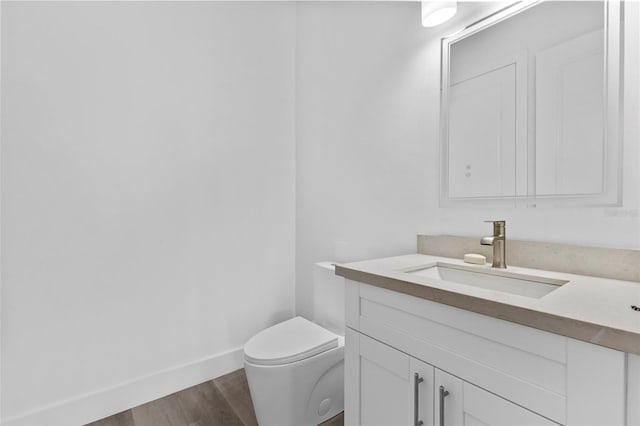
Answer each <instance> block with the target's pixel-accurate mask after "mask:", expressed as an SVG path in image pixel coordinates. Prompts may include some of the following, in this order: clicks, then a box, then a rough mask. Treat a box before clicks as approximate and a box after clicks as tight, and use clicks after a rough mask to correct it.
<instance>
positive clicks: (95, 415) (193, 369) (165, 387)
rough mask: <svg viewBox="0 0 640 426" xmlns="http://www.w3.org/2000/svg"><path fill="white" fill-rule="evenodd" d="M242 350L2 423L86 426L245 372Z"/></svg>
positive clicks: (52, 405) (74, 399)
mask: <svg viewBox="0 0 640 426" xmlns="http://www.w3.org/2000/svg"><path fill="white" fill-rule="evenodd" d="M242 364H243V358H242V348H236V349H233V350H230V351H228V352H224V353H220V354H216V355H212V356H210V357H206V358H203V359H200V360H197V361H193V362H189V363H186V364H183V365H179V366H177V367H172V368H168V369H166V370H162V371H158V372H156V373H153V374H149V375H147V376H143V377H138V378H136V379H133V380H130V381H127V382H124V383H120V384H118V385H115V386H111V387H108V388H105V389H100V390H97V391H94V392H90V393H87V394H84V395H79V396H77V397H74V398H70V399H67V400H64V401H58V402H56V403H54V404H50V405H46V406H42V407H38V408H37V409H35V410H31V411H29V412H27V413H22V414H19V415H15V416H12V417H10V418H6V419H2V422H1V423H2V425H5V426H34V425H37V426H62V425H64V426H69V425H83V424H86V423H90V422H92V421H95V420H99V419H102V418H104V417H107V416H110V415H112V414H116V413H119V412H121V411H124V410H127V409H129V408H133V407H135V406H138V405H140V404H144V403H147V402H149V401H153V400H154V399H158V398H161V397H163V396H167V395H169V394H172V393H174V392H177V391H179V390H182V389H185V388H188V387H191V386H194V385H197V384H199V383H202V382H206V381H207V380H211V379H213V378H216V377H219V376H222V375H224V374H227V373H230V372H232V371H235V370H237V369H239V368H242Z"/></svg>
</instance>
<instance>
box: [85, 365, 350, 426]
mask: <svg viewBox="0 0 640 426" xmlns="http://www.w3.org/2000/svg"><path fill="white" fill-rule="evenodd" d="M257 424H258V422H257V421H256V414H255V412H254V411H253V403H252V402H251V395H250V394H249V385H248V384H247V377H246V376H245V374H244V369H240V370H237V371H234V372H233V373H229V374H227V375H225V376H222V377H218V378H217V379H214V380H210V381H208V382H204V383H201V384H199V385H196V386H193V387H190V388H188V389H184V390H182V391H180V392H176V393H173V394H171V395H167V396H165V397H164V398H160V399H157V400H155V401H151V402H148V403H146V404H142V405H139V406H137V407H134V408H131V409H129V410H126V411H123V412H121V413H118V414H114V415H113V416H110V417H107V418H104V419H102V420H98V421H96V422H93V423H90V424H89V425H87V426H257ZM343 425H344V417H343V415H342V414H339V415H337V416H336V417H334V418H332V419H329V420H327V421H326V422H324V423H323V424H322V426H343Z"/></svg>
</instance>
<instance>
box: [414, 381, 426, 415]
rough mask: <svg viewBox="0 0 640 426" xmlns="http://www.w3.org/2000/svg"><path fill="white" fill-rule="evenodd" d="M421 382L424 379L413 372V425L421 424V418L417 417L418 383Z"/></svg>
mask: <svg viewBox="0 0 640 426" xmlns="http://www.w3.org/2000/svg"><path fill="white" fill-rule="evenodd" d="M422 382H424V379H423V378H422V377H420V375H419V374H418V373H413V426H422V425H423V422H422V420H419V419H418V417H419V416H420V413H419V409H418V404H419V400H420V398H419V395H420V388H419V387H418V385H420V383H422Z"/></svg>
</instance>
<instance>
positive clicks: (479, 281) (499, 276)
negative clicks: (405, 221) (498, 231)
mask: <svg viewBox="0 0 640 426" xmlns="http://www.w3.org/2000/svg"><path fill="white" fill-rule="evenodd" d="M405 272H406V273H408V274H411V275H418V276H421V277H428V278H432V279H436V280H441V281H447V282H451V283H457V284H464V285H470V286H473V287H481V288H486V289H488V290H496V291H502V292H504V293H511V294H517V295H519V296H526V297H532V298H536V299H539V298H541V297H542V296H545V295H547V294H549V293H551V292H552V291H553V290H556V289H558V288H560V286H562V285H563V284H566V283H568V282H569V281H564V280H558V279H553V278H547V277H538V276H534V275H524V274H517V273H513V272H507V271H500V272H496V271H493V270H491V269H486V270H484V269H478V268H473V267H467V266H463V265H453V264H447V263H441V262H438V263H436V264H434V265H430V266H427V267H422V268H419V269H414V270H411V271H405Z"/></svg>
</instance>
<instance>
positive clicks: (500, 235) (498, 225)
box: [480, 220, 507, 269]
mask: <svg viewBox="0 0 640 426" xmlns="http://www.w3.org/2000/svg"><path fill="white" fill-rule="evenodd" d="M485 222H489V223H493V235H492V236H490V237H482V238H481V239H480V244H482V245H483V246H493V263H492V264H491V266H492V267H493V268H501V269H504V268H506V267H507V259H506V246H507V235H506V233H505V229H504V228H505V226H506V223H507V222H506V221H504V220H485Z"/></svg>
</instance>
